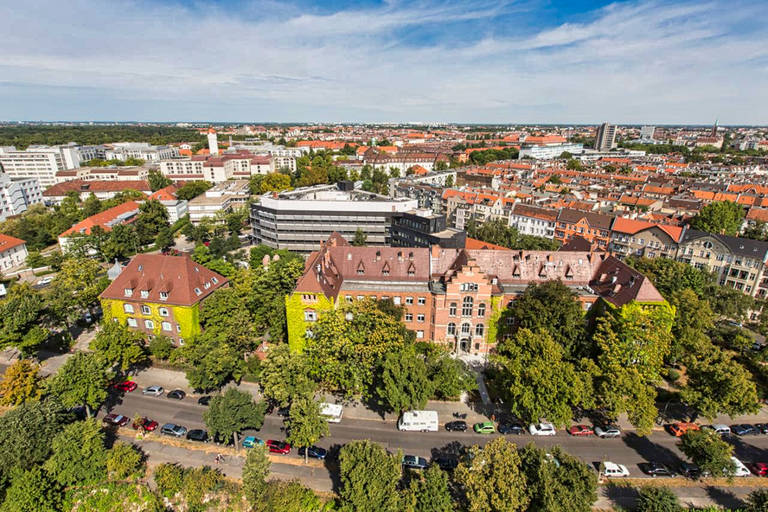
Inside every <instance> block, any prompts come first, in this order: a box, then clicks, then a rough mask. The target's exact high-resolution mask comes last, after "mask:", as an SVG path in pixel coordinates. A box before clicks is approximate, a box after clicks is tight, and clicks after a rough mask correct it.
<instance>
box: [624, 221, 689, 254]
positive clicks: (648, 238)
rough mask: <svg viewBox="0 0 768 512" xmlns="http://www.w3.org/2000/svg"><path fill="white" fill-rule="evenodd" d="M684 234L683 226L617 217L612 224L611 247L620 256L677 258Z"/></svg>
mask: <svg viewBox="0 0 768 512" xmlns="http://www.w3.org/2000/svg"><path fill="white" fill-rule="evenodd" d="M682 236H683V227H682V226H672V225H668V224H659V223H654V222H647V221H642V220H635V219H626V218H624V217H616V219H614V221H613V224H612V226H611V243H610V246H609V249H610V250H611V251H612V252H614V253H615V254H616V256H617V257H618V258H624V257H626V256H638V257H646V258H656V257H662V258H673V259H674V258H675V256H677V248H678V244H679V243H680V240H681V239H682Z"/></svg>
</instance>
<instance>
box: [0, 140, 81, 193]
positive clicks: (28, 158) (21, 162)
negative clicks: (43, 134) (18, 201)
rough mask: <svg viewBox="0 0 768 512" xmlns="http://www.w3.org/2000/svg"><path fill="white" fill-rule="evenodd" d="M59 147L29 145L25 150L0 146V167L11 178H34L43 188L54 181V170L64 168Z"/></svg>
mask: <svg viewBox="0 0 768 512" xmlns="http://www.w3.org/2000/svg"><path fill="white" fill-rule="evenodd" d="M66 166H67V164H66V161H65V158H64V154H63V152H62V149H61V148H60V147H51V146H30V147H28V148H27V149H26V150H25V151H21V150H17V149H16V148H15V147H14V146H3V147H0V167H2V168H3V171H4V172H5V173H6V174H7V175H8V176H10V177H11V178H36V179H37V181H38V182H39V183H40V186H41V187H43V188H45V187H49V186H51V185H53V184H54V183H55V182H56V172H58V171H63V170H64V169H66Z"/></svg>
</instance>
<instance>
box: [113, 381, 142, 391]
mask: <svg viewBox="0 0 768 512" xmlns="http://www.w3.org/2000/svg"><path fill="white" fill-rule="evenodd" d="M112 387H113V388H114V389H116V390H118V391H127V392H129V393H130V392H131V391H133V390H134V389H136V388H137V387H138V385H137V384H136V383H135V382H133V381H132V380H126V381H123V382H117V383H115V384H112Z"/></svg>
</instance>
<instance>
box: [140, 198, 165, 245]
mask: <svg viewBox="0 0 768 512" xmlns="http://www.w3.org/2000/svg"><path fill="white" fill-rule="evenodd" d="M133 227H134V229H135V230H136V234H137V235H138V236H139V243H141V244H142V245H147V244H150V243H152V242H154V241H155V238H156V237H157V234H158V233H159V232H160V230H161V229H163V228H167V227H168V210H166V209H165V206H163V203H161V202H160V201H158V200H157V199H150V200H149V201H145V202H143V203H142V204H141V205H140V206H139V215H138V216H137V217H136V220H135V221H134V222H133Z"/></svg>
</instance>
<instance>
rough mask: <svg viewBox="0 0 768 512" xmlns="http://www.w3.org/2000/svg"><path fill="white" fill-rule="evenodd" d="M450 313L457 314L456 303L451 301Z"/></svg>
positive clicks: (451, 314)
mask: <svg viewBox="0 0 768 512" xmlns="http://www.w3.org/2000/svg"><path fill="white" fill-rule="evenodd" d="M448 314H449V315H450V316H456V303H455V302H451V305H450V306H449V307H448Z"/></svg>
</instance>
